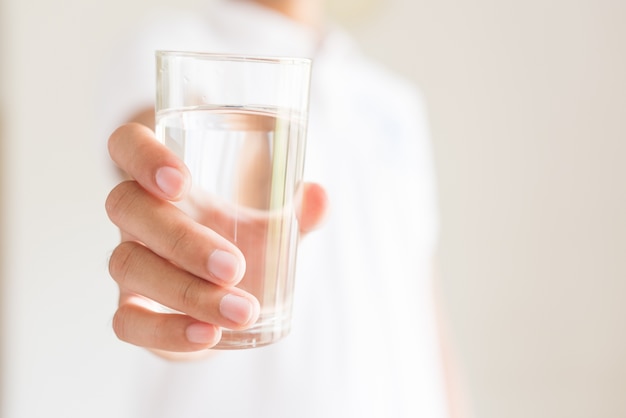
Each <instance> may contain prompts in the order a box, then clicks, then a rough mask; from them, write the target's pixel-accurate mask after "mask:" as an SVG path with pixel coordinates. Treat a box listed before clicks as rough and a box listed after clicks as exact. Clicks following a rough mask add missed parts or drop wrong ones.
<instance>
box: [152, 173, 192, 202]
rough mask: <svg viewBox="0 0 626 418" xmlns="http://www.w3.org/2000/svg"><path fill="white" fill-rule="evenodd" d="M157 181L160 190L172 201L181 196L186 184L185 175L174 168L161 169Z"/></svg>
mask: <svg viewBox="0 0 626 418" xmlns="http://www.w3.org/2000/svg"><path fill="white" fill-rule="evenodd" d="M155 180H156V184H157V186H158V187H159V189H161V191H162V192H163V193H164V194H165V195H166V196H167V197H168V198H170V199H175V198H177V197H179V196H180V194H181V193H182V190H183V185H184V183H185V178H184V177H183V174H182V173H181V172H180V171H179V170H177V169H175V168H174V167H161V168H159V169H158V170H157V172H156V176H155Z"/></svg>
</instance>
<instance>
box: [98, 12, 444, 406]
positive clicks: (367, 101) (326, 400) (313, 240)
mask: <svg viewBox="0 0 626 418" xmlns="http://www.w3.org/2000/svg"><path fill="white" fill-rule="evenodd" d="M126 46H127V52H126V53H122V54H121V57H120V58H117V59H116V63H117V67H116V68H115V69H114V70H113V71H112V72H111V74H110V75H111V76H112V79H113V80H114V83H112V84H110V85H109V86H108V87H107V92H108V96H109V98H108V99H107V103H108V105H107V107H108V109H109V111H108V112H107V114H106V117H107V118H108V119H109V120H112V121H113V122H114V123H118V122H122V121H123V120H124V119H125V118H128V117H129V115H131V114H132V113H133V112H136V111H137V110H139V109H141V108H142V107H145V106H149V105H152V103H153V98H154V50H156V49H179V50H196V51H207V52H228V53H248V54H254V55H283V56H284V55H291V56H306V57H311V58H313V59H314V63H313V76H312V87H311V88H312V90H311V105H310V119H309V131H308V140H307V155H306V164H305V179H307V180H310V181H315V182H318V183H320V184H322V185H323V186H324V187H325V188H326V189H327V192H328V195H329V200H330V214H329V216H328V219H327V221H326V223H325V224H324V226H323V227H322V228H321V229H320V230H319V231H316V232H314V233H312V234H310V235H309V236H307V237H306V238H305V239H304V240H303V242H302V243H301V246H300V249H299V258H298V271H297V275H296V295H295V302H294V319H293V325H292V331H291V334H290V335H289V336H288V337H286V338H285V339H284V340H282V341H280V342H278V343H276V344H274V345H271V346H268V347H263V348H258V349H251V350H242V351H232V352H229V351H225V352H220V353H218V355H217V356H215V357H213V358H211V359H210V360H208V361H204V362H193V363H184V364H180V363H168V362H165V361H163V360H161V359H157V358H155V357H153V356H152V355H151V354H148V353H147V352H146V354H145V355H144V356H141V359H140V361H138V364H137V369H136V370H132V371H129V377H130V374H132V375H133V378H134V379H135V380H136V381H137V393H136V394H133V396H131V397H130V398H133V399H134V401H133V405H130V406H129V415H128V416H129V417H134V418H140V417H146V418H148V417H149V418H159V417H168V418H174V417H175V418H187V417H220V418H221V417H246V418H247V417H263V418H264V417H267V418H308V417H311V418H330V417H359V418H366V417H377V418H379V417H390V418H402V417H429V418H440V417H444V416H446V407H445V403H446V401H445V397H444V395H443V378H442V365H441V358H440V348H439V345H438V341H437V332H436V327H435V318H434V306H433V300H432V283H431V274H430V273H431V258H432V256H433V252H434V247H435V244H436V235H437V216H436V205H435V188H434V178H433V167H432V161H431V155H430V145H429V142H428V131H427V126H426V119H425V109H424V108H423V105H422V103H421V102H420V100H419V98H418V96H417V94H416V92H415V90H414V88H413V87H412V86H411V85H410V84H408V83H406V82H405V81H402V80H400V79H398V78H397V77H395V76H393V75H391V74H390V73H388V72H387V71H386V70H385V69H383V68H381V67H380V66H378V65H376V64H374V63H372V62H371V61H369V60H367V59H365V58H364V57H363V56H362V55H361V54H360V53H359V51H358V49H357V48H356V46H355V44H354V43H353V42H352V41H351V40H350V39H349V38H348V37H347V35H346V34H344V33H343V32H341V31H339V30H338V29H336V28H333V29H332V30H329V31H328V33H327V34H326V35H325V36H324V38H323V40H322V41H321V42H320V41H319V39H318V36H317V34H315V33H313V32H312V31H310V30H308V29H306V28H303V27H301V26H299V25H297V24H296V23H294V22H292V21H290V20H288V19H286V18H284V17H283V16H281V15H278V14H275V13H273V12H271V11H268V10H267V9H264V8H261V7H259V6H256V5H254V4H250V3H247V2H244V1H235V0H231V1H223V2H222V1H220V2H217V3H215V2H212V3H211V4H210V5H209V6H208V8H207V10H206V12H205V13H204V14H197V13H196V14H185V13H181V14H177V13H168V14H167V15H166V16H162V18H156V19H155V20H153V21H152V23H151V24H150V25H148V27H147V28H146V29H144V30H142V31H141V32H140V33H139V39H137V40H136V41H135V42H133V43H130V44H128V45H126Z"/></svg>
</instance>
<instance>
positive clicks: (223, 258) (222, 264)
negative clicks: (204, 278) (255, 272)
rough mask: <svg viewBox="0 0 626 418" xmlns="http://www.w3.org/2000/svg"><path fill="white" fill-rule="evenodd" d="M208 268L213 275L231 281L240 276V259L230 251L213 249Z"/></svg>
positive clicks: (227, 281)
mask: <svg viewBox="0 0 626 418" xmlns="http://www.w3.org/2000/svg"><path fill="white" fill-rule="evenodd" d="M208 268H209V273H211V275H212V276H213V277H215V278H216V279H218V280H221V281H223V282H225V283H231V282H233V281H236V280H238V279H239V278H240V277H239V275H240V273H239V270H240V266H239V259H238V258H237V257H236V256H235V255H234V254H231V253H229V252H228V251H224V250H215V251H213V253H211V256H210V257H209V263H208Z"/></svg>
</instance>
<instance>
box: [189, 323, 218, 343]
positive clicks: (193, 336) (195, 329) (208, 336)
mask: <svg viewBox="0 0 626 418" xmlns="http://www.w3.org/2000/svg"><path fill="white" fill-rule="evenodd" d="M217 333H218V331H217V329H216V327H214V326H213V325H209V324H200V323H196V324H191V325H189V326H188V327H187V329H186V330H185V335H186V336H187V340H188V341H189V342H190V343H194V344H211V343H213V344H215V343H216V342H217V339H218V335H217Z"/></svg>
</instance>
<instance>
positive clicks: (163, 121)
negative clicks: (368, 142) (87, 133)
mask: <svg viewBox="0 0 626 418" xmlns="http://www.w3.org/2000/svg"><path fill="white" fill-rule="evenodd" d="M156 58H157V89H156V90H157V98H156V136H157V138H158V139H159V140H160V141H161V142H163V143H164V144H165V145H166V146H168V147H169V148H170V149H172V150H174V151H175V152H176V154H177V155H178V156H179V157H180V158H181V159H182V160H183V161H184V162H185V164H186V165H187V166H188V168H189V170H190V171H191V175H192V183H193V186H192V192H191V194H190V196H191V197H190V199H188V200H186V201H185V202H183V203H182V204H181V207H182V208H183V210H185V211H186V212H188V213H189V214H190V215H191V216H193V217H194V218H195V219H197V220H198V221H199V222H202V223H203V224H205V225H207V226H209V227H210V228H212V229H214V230H216V231H217V232H218V233H220V234H221V235H222V236H224V237H226V238H228V239H229V240H231V241H232V242H233V243H234V244H235V245H237V246H238V247H239V249H240V250H241V251H242V252H243V254H244V256H245V257H246V274H245V275H244V278H243V279H242V281H241V282H240V283H239V285H238V286H239V287H240V288H242V289H244V290H246V291H248V292H250V293H252V294H253V295H255V296H256V297H257V299H258V300H259V302H260V304H261V314H260V317H259V320H258V321H257V322H256V323H255V324H254V325H253V326H252V327H251V328H249V329H247V330H243V331H236V330H229V329H223V330H222V339H221V341H220V342H219V343H218V345H217V346H216V347H215V348H222V349H237V348H252V347H259V346H263V345H267V344H270V343H273V342H275V341H278V340H279V339H281V338H283V337H284V336H285V335H287V334H288V333H289V330H290V327H291V312H292V303H293V297H292V295H293V289H294V275H295V263H296V253H297V243H298V229H299V228H298V219H297V216H296V214H297V211H298V209H299V207H300V203H301V201H300V199H301V193H300V190H299V189H300V186H301V180H302V171H303V166H304V154H305V143H306V126H307V112H308V94H309V79H310V67H311V62H310V60H307V59H299V58H266V57H242V56H225V55H216V54H202V53H188V52H173V51H158V52H157V54H156Z"/></svg>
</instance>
